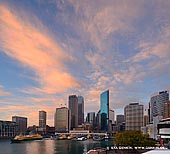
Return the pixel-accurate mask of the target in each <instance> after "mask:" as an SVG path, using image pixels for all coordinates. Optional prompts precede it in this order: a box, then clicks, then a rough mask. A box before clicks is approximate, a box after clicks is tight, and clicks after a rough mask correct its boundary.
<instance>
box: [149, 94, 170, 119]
mask: <svg viewBox="0 0 170 154" xmlns="http://www.w3.org/2000/svg"><path fill="white" fill-rule="evenodd" d="M168 100H169V91H161V92H158V93H155V94H152V95H151V98H150V104H149V108H150V109H149V112H150V113H149V117H150V119H149V120H150V122H152V121H153V117H156V116H163V117H165V111H166V108H165V103H166V102H167V101H168Z"/></svg>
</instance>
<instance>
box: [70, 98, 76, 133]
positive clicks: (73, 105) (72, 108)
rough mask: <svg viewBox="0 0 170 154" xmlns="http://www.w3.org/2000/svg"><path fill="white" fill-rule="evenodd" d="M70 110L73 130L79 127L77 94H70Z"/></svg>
mask: <svg viewBox="0 0 170 154" xmlns="http://www.w3.org/2000/svg"><path fill="white" fill-rule="evenodd" d="M68 103H69V110H70V111H71V130H73V128H76V127H78V98H77V96H76V95H71V96H69V102H68Z"/></svg>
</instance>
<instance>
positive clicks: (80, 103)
mask: <svg viewBox="0 0 170 154" xmlns="http://www.w3.org/2000/svg"><path fill="white" fill-rule="evenodd" d="M83 123H84V98H83V96H78V125H82V124H83Z"/></svg>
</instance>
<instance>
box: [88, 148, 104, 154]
mask: <svg viewBox="0 0 170 154" xmlns="http://www.w3.org/2000/svg"><path fill="white" fill-rule="evenodd" d="M85 154H107V150H106V149H104V148H96V149H92V150H89V151H88V152H86V153H85Z"/></svg>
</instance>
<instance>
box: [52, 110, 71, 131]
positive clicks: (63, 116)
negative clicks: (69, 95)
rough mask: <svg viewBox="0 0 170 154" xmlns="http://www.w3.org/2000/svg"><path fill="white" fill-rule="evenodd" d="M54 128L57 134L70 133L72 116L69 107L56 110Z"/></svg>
mask: <svg viewBox="0 0 170 154" xmlns="http://www.w3.org/2000/svg"><path fill="white" fill-rule="evenodd" d="M54 126H55V131H56V132H68V131H69V130H70V114H69V109H68V108H67V107H61V108H56V112H55V117H54Z"/></svg>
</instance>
